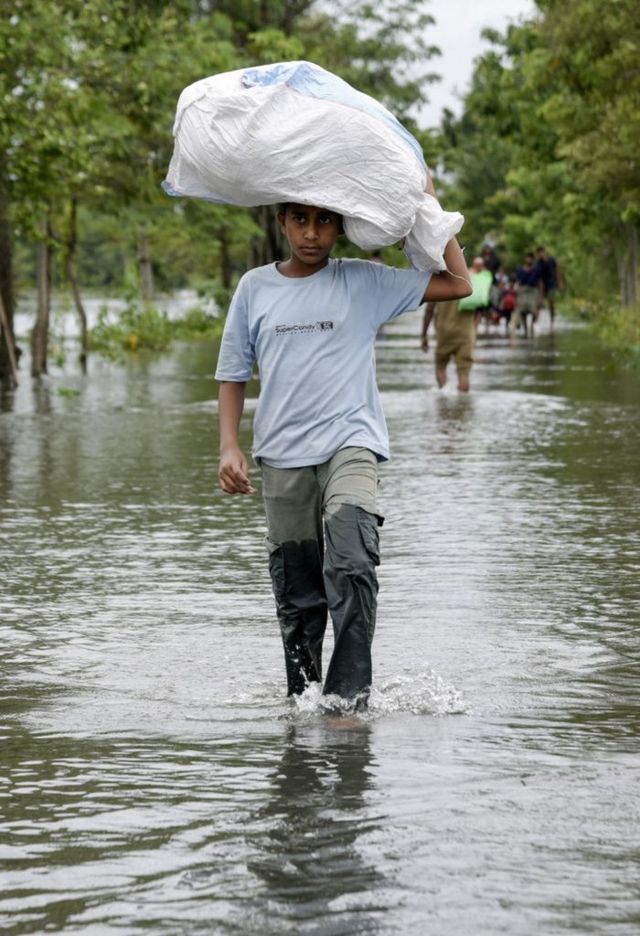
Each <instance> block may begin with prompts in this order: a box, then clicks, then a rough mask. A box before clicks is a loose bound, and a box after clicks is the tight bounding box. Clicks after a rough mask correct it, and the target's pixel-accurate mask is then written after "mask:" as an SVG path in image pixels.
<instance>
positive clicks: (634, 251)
mask: <svg viewBox="0 0 640 936" xmlns="http://www.w3.org/2000/svg"><path fill="white" fill-rule="evenodd" d="M616 265H617V267H618V281H619V283H620V301H621V303H622V305H623V306H624V307H625V308H627V309H630V308H633V307H635V306H637V305H638V229H637V228H636V227H635V225H633V224H626V225H625V226H624V228H622V231H621V238H620V241H619V246H618V247H617V248H616Z"/></svg>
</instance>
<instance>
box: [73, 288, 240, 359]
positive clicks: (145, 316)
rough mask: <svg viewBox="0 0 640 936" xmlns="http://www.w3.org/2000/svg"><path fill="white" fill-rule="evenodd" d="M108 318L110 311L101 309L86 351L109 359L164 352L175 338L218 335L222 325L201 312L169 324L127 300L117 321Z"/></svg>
mask: <svg viewBox="0 0 640 936" xmlns="http://www.w3.org/2000/svg"><path fill="white" fill-rule="evenodd" d="M109 318H110V316H109V310H108V309H107V307H106V306H102V308H101V309H100V313H99V315H98V321H97V323H96V325H95V327H94V328H92V329H91V332H90V335H89V347H90V349H91V350H93V351H99V352H101V353H102V354H106V355H108V356H110V357H118V356H119V355H121V354H122V353H123V352H124V351H140V350H143V349H145V350H148V351H166V350H168V349H169V348H170V347H171V343H172V342H173V340H174V339H176V338H179V339H187V340H188V339H193V338H202V337H205V336H207V337H208V336H211V335H217V334H219V333H220V332H221V331H222V328H223V325H224V321H223V320H222V319H219V318H216V317H215V316H212V315H207V314H206V313H205V312H204V310H203V309H200V308H195V309H190V310H189V312H187V314H186V315H185V316H183V318H181V319H177V320H175V321H172V320H171V319H169V317H168V316H167V314H166V312H159V311H158V310H157V309H154V308H153V307H152V306H145V305H141V304H140V303H139V302H138V301H137V300H129V302H128V303H127V306H126V307H125V308H124V309H123V310H122V311H121V312H119V313H118V316H117V319H116V321H110V320H109Z"/></svg>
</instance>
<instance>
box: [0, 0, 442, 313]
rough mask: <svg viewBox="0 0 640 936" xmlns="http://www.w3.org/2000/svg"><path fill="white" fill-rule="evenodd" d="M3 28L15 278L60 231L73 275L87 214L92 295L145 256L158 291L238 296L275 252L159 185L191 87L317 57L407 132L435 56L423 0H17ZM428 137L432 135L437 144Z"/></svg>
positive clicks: (210, 208)
mask: <svg viewBox="0 0 640 936" xmlns="http://www.w3.org/2000/svg"><path fill="white" fill-rule="evenodd" d="M11 4H12V10H13V15H10V16H6V17H3V18H2V19H1V20H0V47H1V48H2V49H3V53H4V60H3V70H2V73H1V75H0V152H2V153H4V157H3V158H2V159H0V191H6V192H7V196H8V198H9V201H10V204H11V218H12V222H13V232H14V239H15V241H16V242H17V245H18V249H17V253H16V257H17V261H18V269H17V277H18V279H19V280H21V281H25V282H32V278H33V274H34V264H33V248H34V245H35V243H36V242H37V240H38V239H39V238H40V237H41V236H42V230H43V221H44V220H48V221H49V222H50V224H51V227H52V230H53V232H54V234H53V246H56V247H60V246H61V245H62V246H63V249H59V250H57V252H56V257H57V259H56V262H57V264H58V270H57V273H56V279H57V281H58V282H61V281H62V280H63V279H64V266H63V263H64V259H65V256H66V254H65V249H64V243H63V242H64V241H65V236H66V231H67V229H68V217H69V205H70V204H71V202H72V201H73V203H74V204H77V205H78V257H77V268H78V275H79V282H80V285H81V286H83V287H86V286H90V287H92V288H102V289H104V290H106V291H108V292H111V293H113V292H117V291H118V290H119V287H120V285H121V283H122V281H123V279H124V278H125V276H126V272H125V271H126V269H127V268H128V266H130V265H131V263H132V262H135V261H136V257H137V255H138V251H139V249H140V241H141V239H142V238H144V242H145V244H146V245H147V246H148V250H149V254H150V257H151V263H152V267H153V275H154V278H155V283H156V286H157V287H158V288H159V289H160V290H163V291H170V290H172V289H176V288H182V287H185V286H187V285H192V284H193V283H194V282H196V281H197V280H203V279H208V280H215V281H217V282H219V283H221V284H222V287H221V288H223V289H224V291H225V296H223V297H222V302H221V305H223V306H224V304H225V303H226V301H227V296H228V292H229V290H230V288H231V287H232V286H233V284H234V282H236V281H237V279H238V278H239V276H240V275H241V274H242V273H243V272H244V270H245V269H246V268H247V266H248V265H250V264H251V263H252V262H255V258H256V256H257V255H258V254H259V251H258V252H256V244H259V243H260V242H261V241H263V242H264V241H265V230H264V229H263V227H262V226H261V224H260V223H258V221H257V217H258V216H257V215H255V214H254V215H252V214H251V213H250V212H247V211H244V210H241V209H236V208H232V207H229V206H224V205H208V204H205V203H198V202H196V201H186V200H185V201H177V200H174V199H170V198H168V197H167V196H166V195H165V194H164V193H163V192H162V191H161V189H160V181H161V180H162V178H163V177H164V175H165V172H166V168H167V165H168V162H169V158H170V154H171V149H172V145H173V140H172V136H171V126H172V122H173V117H174V112H175V105H176V102H177V99H178V96H179V94H180V92H181V90H182V89H183V88H184V87H185V86H186V85H187V84H189V83H191V82H193V81H195V80H197V79H199V78H202V77H204V76H205V75H210V74H213V73H215V72H219V71H226V70H229V69H232V68H239V67H242V66H244V65H249V64H260V63H266V62H274V61H278V60H284V59H295V58H308V59H311V60H313V61H316V62H318V63H319V64H320V65H323V66H325V67H327V68H329V69H331V70H333V71H335V72H337V73H338V74H340V75H342V76H343V77H344V78H346V79H347V80H348V81H351V82H352V83H354V84H355V85H356V86H358V87H360V88H361V89H362V90H364V91H368V92H370V93H372V94H374V95H375V96H377V97H378V98H380V99H382V100H384V101H385V103H386V104H387V105H388V106H390V107H391V108H392V109H393V110H394V111H395V112H396V113H397V114H398V115H399V116H400V117H403V118H404V119H405V120H406V122H407V123H408V124H409V125H411V121H410V119H409V117H408V114H409V111H410V109H411V108H412V107H413V106H414V105H416V104H419V103H420V102H421V101H422V100H424V98H425V89H426V88H427V87H428V82H429V81H430V80H432V79H433V77H434V76H433V75H432V74H430V73H429V71H428V64H429V62H430V59H431V57H432V56H433V55H434V54H435V52H436V51H437V50H435V49H434V48H433V47H431V46H429V45H428V43H427V42H425V39H424V37H425V35H426V34H428V26H429V24H430V22H431V19H430V17H429V15H428V2H427V0H395V2H394V3H393V4H391V5H384V4H383V5H380V6H377V7H374V5H373V4H368V3H363V2H361V0H355V2H351V3H348V4H347V3H343V2H341V0H340V2H338V0H322V2H320V0H233V2H232V0H219V2H216V3H215V4H203V3H199V2H196V0H174V2H168V0H157V2H154V3H148V2H142V0H135V2H131V0H11ZM425 139H426V138H425Z"/></svg>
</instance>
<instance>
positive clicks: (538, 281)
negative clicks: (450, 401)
mask: <svg viewBox="0 0 640 936" xmlns="http://www.w3.org/2000/svg"><path fill="white" fill-rule="evenodd" d="M469 277H470V280H471V284H472V286H473V292H472V293H471V295H470V296H466V297H464V298H462V299H457V300H455V299H452V300H449V301H447V302H437V303H436V302H428V303H427V305H426V307H425V311H424V315H423V319H422V330H421V334H420V343H421V347H422V350H423V351H428V350H429V338H428V332H429V327H430V325H431V323H432V322H433V321H434V320H435V328H436V350H435V371H436V380H437V383H438V386H439V387H444V385H445V383H446V381H447V365H448V363H449V362H450V360H451V359H452V358H453V359H454V360H455V364H456V372H457V376H458V390H460V391H461V392H462V393H467V392H468V391H469V388H470V379H469V378H470V372H471V367H472V365H473V351H474V347H475V342H476V337H477V334H478V328H479V325H480V322H481V321H484V322H485V326H486V329H487V330H488V328H489V325H490V324H494V325H498V324H499V323H500V322H501V321H504V323H505V332H506V334H507V335H514V334H515V333H516V331H517V330H518V329H519V328H522V331H523V334H524V337H525V338H528V337H533V329H534V324H535V323H536V322H537V320H538V316H539V314H540V310H541V309H543V308H545V307H546V308H547V309H548V310H549V317H550V322H551V325H550V327H551V330H553V326H554V321H555V314H556V307H555V299H556V293H557V290H558V288H559V286H560V285H561V284H560V271H559V268H558V264H557V261H556V259H555V257H553V256H551V254H550V253H549V252H548V251H547V249H546V248H545V247H538V249H537V251H536V253H535V254H534V253H533V252H531V251H530V252H527V253H526V254H525V255H524V258H523V261H522V263H521V264H520V265H519V266H518V267H517V268H516V270H515V272H514V273H513V274H508V273H505V272H503V271H502V263H501V260H500V257H499V256H498V254H497V253H496V251H495V249H494V247H493V246H492V245H491V244H488V243H487V244H485V245H484V247H483V249H482V253H481V254H479V255H478V256H477V257H475V258H474V260H473V262H472V264H471V266H470V267H469Z"/></svg>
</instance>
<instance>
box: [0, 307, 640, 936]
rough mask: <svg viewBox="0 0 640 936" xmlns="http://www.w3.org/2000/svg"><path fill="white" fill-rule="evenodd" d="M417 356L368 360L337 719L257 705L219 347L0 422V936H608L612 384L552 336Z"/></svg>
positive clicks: (620, 696)
mask: <svg viewBox="0 0 640 936" xmlns="http://www.w3.org/2000/svg"><path fill="white" fill-rule="evenodd" d="M417 333H418V323H417V320H416V318H415V317H414V318H412V317H411V316H409V317H407V318H406V319H404V320H400V321H399V322H398V323H395V324H394V325H393V326H392V327H390V328H389V330H388V336H387V338H386V340H385V341H384V342H382V343H381V345H380V348H379V356H378V363H379V377H380V381H381V384H382V386H383V392H384V403H385V409H386V411H387V414H388V421H389V426H390V432H391V436H392V448H393V452H394V457H393V459H392V461H391V462H390V463H389V464H388V465H387V466H385V468H384V471H383V480H382V485H381V497H382V499H383V501H384V507H385V512H386V513H387V521H386V523H385V527H384V531H383V540H382V548H383V565H382V567H381V574H380V580H381V596H380V625H379V627H378V629H377V633H376V643H375V668H376V683H375V688H374V692H373V694H372V702H371V710H370V713H369V715H368V716H367V717H366V718H361V719H356V720H354V721H353V722H352V721H341V720H339V719H338V720H336V719H331V718H327V717H326V716H325V715H323V714H322V713H321V711H320V710H319V707H318V701H317V698H316V697H315V696H314V694H313V692H310V693H309V694H308V695H307V696H305V697H304V698H303V699H302V700H300V702H299V703H298V704H297V705H296V704H292V703H289V702H287V700H286V699H285V698H284V696H283V690H284V676H283V663H282V659H281V654H282V650H281V647H280V641H279V637H278V634H277V627H276V625H275V622H274V615H273V599H272V595H271V590H270V584H269V579H268V574H267V571H266V567H265V557H264V550H263V545H262V537H263V535H264V522H263V518H262V511H261V508H260V502H259V499H258V498H245V499H230V498H225V497H224V496H223V495H222V494H221V493H220V492H219V491H218V490H217V486H216V477H215V473H216V465H215V452H216V447H217V440H216V428H215V403H214V402H213V399H214V395H215V389H214V383H213V380H212V376H211V375H212V372H213V366H214V360H215V349H214V348H212V347H211V346H210V345H207V344H197V345H192V346H189V345H182V346H178V347H177V349H176V351H175V352H173V353H172V354H170V355H165V356H160V357H144V356H140V357H138V358H132V359H131V360H129V361H128V362H127V364H126V365H125V366H124V367H122V366H118V365H114V364H111V363H108V362H104V361H101V360H99V359H96V360H92V362H91V365H90V374H89V376H87V377H82V375H80V374H78V373H75V372H67V373H63V372H61V373H58V374H54V375H53V376H52V377H51V378H49V379H47V380H45V381H42V382H40V383H38V384H33V385H32V384H31V383H30V381H29V380H28V379H27V377H26V372H25V375H24V376H23V379H22V382H21V385H20V387H19V389H18V391H17V392H16V393H15V394H5V395H4V396H3V397H2V399H1V400H0V636H1V637H2V641H1V643H0V660H1V662H2V670H3V675H4V679H3V688H2V721H1V724H0V741H1V744H2V767H3V769H2V782H1V784H0V802H1V804H2V805H1V811H0V814H1V824H0V829H1V835H0V861H1V862H2V870H3V891H2V896H1V897H0V919H2V924H1V926H2V927H3V931H6V932H10V933H15V934H22V933H39V932H44V931H47V930H49V929H51V930H55V929H64V930H65V931H68V932H79V933H80V932H81V933H89V934H92V933H96V934H99V933H100V934H101V933H104V932H106V931H108V930H111V929H116V928H118V929H120V930H121V931H123V932H126V933H132V934H135V933H142V932H153V933H166V934H175V933H183V934H187V933H188V934H198V933H220V934H226V933H229V934H232V933H233V934H253V933H264V934H273V936H276V934H281V933H291V934H314V936H336V934H337V936H340V934H344V936H348V934H364V933H372V934H378V933H379V934H395V933H397V934H403V936H404V934H406V933H414V932H416V933H421V932H428V933H430V934H432V936H451V934H457V933H467V932H473V933H474V936H475V934H487V936H494V934H496V933H502V932H504V933H509V934H522V936H530V934H531V933H545V934H546V933H549V934H551V933H560V932H563V933H567V932H571V933H576V934H594V936H595V934H598V936H601V934H605V936H609V934H610V936H627V934H629V936H631V934H634V936H635V933H636V932H637V925H638V920H639V919H640V897H639V895H638V889H637V858H638V854H637V834H636V829H637V821H638V805H637V802H638V800H637V793H636V785H637V777H636V773H637V757H638V741H639V737H640V726H639V724H638V718H639V715H638V713H639V711H640V708H639V706H638V702H639V701H640V699H639V696H640V689H639V686H640V682H639V679H638V676H639V671H638V665H639V654H638V644H639V635H638V628H637V624H638V620H637V608H638V598H639V597H640V595H639V592H640V586H639V584H638V583H639V581H640V578H639V576H638V502H639V500H640V495H639V493H638V488H637V466H638V456H639V454H640V441H639V440H640V433H639V431H638V430H639V429H640V410H639V408H638V405H637V404H638V399H639V398H640V397H639V395H638V389H639V388H640V387H639V384H638V378H637V376H634V375H626V374H621V373H616V372H615V371H612V370H611V368H609V367H603V366H602V364H603V360H602V358H601V357H600V356H599V352H598V350H597V349H596V348H594V347H593V346H592V345H591V344H590V343H589V340H588V338H587V337H586V336H585V335H583V334H582V333H581V332H570V331H564V332H563V331H559V332H558V333H557V334H556V335H554V336H545V335H541V336H540V337H539V338H537V339H536V340H535V341H534V342H529V343H525V342H522V341H519V342H514V343H510V342H509V341H507V340H504V339H502V338H490V339H483V340H482V341H481V344H480V347H479V350H478V359H479V360H478V364H477V366H476V368H475V369H474V372H473V392H472V394H471V395H470V396H469V397H468V398H467V397H459V396H458V395H457V394H456V393H455V392H453V391H452V390H449V391H445V392H444V393H438V392H436V391H435V390H434V389H433V383H434V381H433V376H432V370H431V368H432V357H431V355H429V356H428V357H427V358H425V356H424V355H422V354H421V352H420V351H419V350H417V341H416V338H415V335H416V334H417ZM61 390H62V391H67V390H74V391H77V392H76V393H71V394H69V393H67V392H62V393H61V392H60V391H61ZM252 392H253V394H254V395H255V387H253V388H252ZM251 410H252V406H251V404H250V405H249V408H248V413H247V416H246V417H245V419H244V420H243V426H242V433H243V440H244V443H245V445H248V442H249V437H250V420H251ZM254 474H255V472H254ZM257 480H258V479H257V478H256V481H257ZM328 649H330V648H328Z"/></svg>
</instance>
